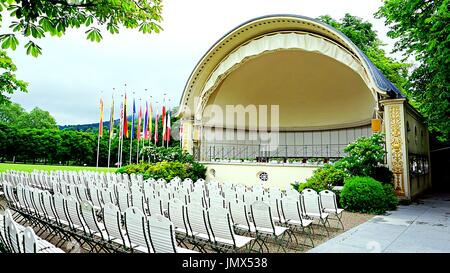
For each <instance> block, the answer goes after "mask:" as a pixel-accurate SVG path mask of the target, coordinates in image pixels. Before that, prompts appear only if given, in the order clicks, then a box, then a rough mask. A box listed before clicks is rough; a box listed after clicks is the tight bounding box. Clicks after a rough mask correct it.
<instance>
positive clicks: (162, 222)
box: [147, 215, 197, 253]
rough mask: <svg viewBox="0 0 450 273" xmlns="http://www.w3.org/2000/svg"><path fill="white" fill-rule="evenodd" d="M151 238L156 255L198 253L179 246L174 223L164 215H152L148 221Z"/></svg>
mask: <svg viewBox="0 0 450 273" xmlns="http://www.w3.org/2000/svg"><path fill="white" fill-rule="evenodd" d="M147 226H148V231H149V236H148V237H149V238H150V243H151V246H152V249H153V250H154V251H155V253H197V252H196V251H193V250H190V249H185V248H181V247H178V246H177V243H176V239H175V231H174V226H173V224H172V222H170V220H169V219H167V218H165V217H164V216H163V215H152V216H150V217H149V218H148V220H147Z"/></svg>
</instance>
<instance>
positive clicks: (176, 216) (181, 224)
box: [167, 198, 193, 248]
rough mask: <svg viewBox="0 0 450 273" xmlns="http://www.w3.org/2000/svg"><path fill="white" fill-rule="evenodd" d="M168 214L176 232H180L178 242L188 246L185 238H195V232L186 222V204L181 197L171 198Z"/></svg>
mask: <svg viewBox="0 0 450 273" xmlns="http://www.w3.org/2000/svg"><path fill="white" fill-rule="evenodd" d="M167 216H168V219H169V220H170V221H171V222H172V223H173V226H174V229H175V233H176V234H178V238H179V240H178V242H179V243H180V244H182V245H183V246H185V247H186V248H187V246H186V244H185V243H184V240H191V239H193V238H192V237H193V233H192V230H191V229H190V227H189V226H188V225H187V223H186V221H187V219H186V204H185V203H184V202H183V201H181V200H180V199H177V198H174V199H171V200H170V201H169V204H168V209H167Z"/></svg>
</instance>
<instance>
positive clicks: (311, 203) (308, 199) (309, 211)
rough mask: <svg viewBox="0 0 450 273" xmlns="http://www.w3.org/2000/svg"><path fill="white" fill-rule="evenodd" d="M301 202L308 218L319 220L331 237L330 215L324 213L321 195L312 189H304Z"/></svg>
mask: <svg viewBox="0 0 450 273" xmlns="http://www.w3.org/2000/svg"><path fill="white" fill-rule="evenodd" d="M301 200H302V204H303V209H304V212H305V214H306V216H307V217H308V218H310V219H312V220H314V219H317V220H318V221H319V223H321V224H322V225H323V227H324V228H325V231H326V232H327V236H329V235H330V233H329V231H328V228H327V224H329V222H328V213H325V212H323V211H322V206H321V205H320V200H319V194H317V192H316V191H314V190H312V189H304V190H303V191H302V194H301Z"/></svg>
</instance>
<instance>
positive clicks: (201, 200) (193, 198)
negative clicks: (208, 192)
mask: <svg viewBox="0 0 450 273" xmlns="http://www.w3.org/2000/svg"><path fill="white" fill-rule="evenodd" d="M188 204H191V205H195V206H199V207H202V208H207V207H208V203H207V200H206V199H205V197H204V195H203V194H200V193H198V192H197V193H191V194H190V195H189V198H188V200H187V203H186V205H188Z"/></svg>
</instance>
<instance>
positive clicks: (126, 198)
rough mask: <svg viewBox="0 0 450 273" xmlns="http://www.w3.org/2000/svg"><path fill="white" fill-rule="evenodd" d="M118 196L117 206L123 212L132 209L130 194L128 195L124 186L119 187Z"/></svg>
mask: <svg viewBox="0 0 450 273" xmlns="http://www.w3.org/2000/svg"><path fill="white" fill-rule="evenodd" d="M116 196H117V205H118V206H119V209H120V211H121V212H124V211H125V210H126V209H127V208H128V207H130V205H131V204H130V194H129V193H128V189H127V188H125V187H124V186H122V185H121V186H119V187H117V191H116Z"/></svg>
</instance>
